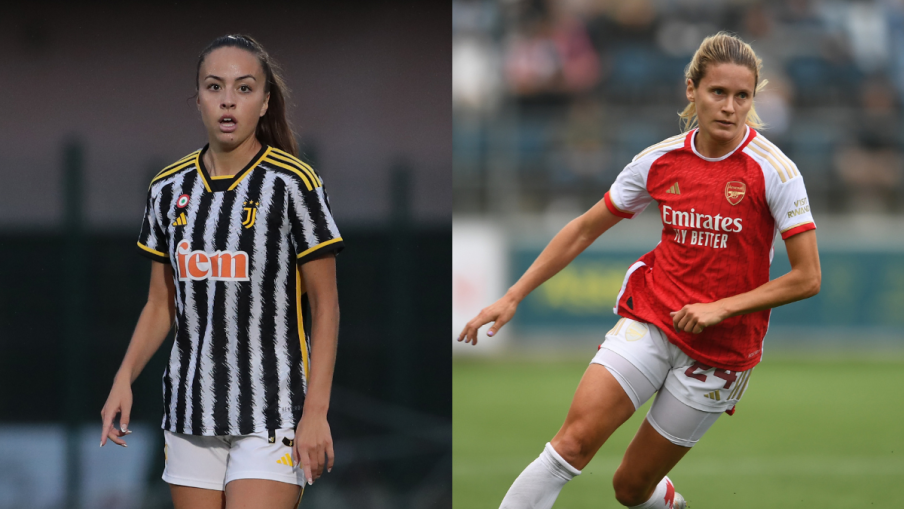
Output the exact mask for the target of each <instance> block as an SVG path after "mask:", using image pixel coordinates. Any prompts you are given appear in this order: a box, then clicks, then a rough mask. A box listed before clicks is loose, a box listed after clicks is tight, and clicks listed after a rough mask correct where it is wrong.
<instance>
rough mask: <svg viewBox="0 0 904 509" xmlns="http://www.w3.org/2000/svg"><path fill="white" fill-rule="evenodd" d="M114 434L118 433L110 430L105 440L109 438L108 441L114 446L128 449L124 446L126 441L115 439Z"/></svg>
mask: <svg viewBox="0 0 904 509" xmlns="http://www.w3.org/2000/svg"><path fill="white" fill-rule="evenodd" d="M116 433H118V431H116V430H114V429H111V430H110V433H109V434H108V435H107V438H109V439H110V441H111V442H113V443H114V444H116V445H119V446H121V447H128V445H126V441H125V440H123V439H122V438H119V437H117V436H116Z"/></svg>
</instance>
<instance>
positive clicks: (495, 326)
mask: <svg viewBox="0 0 904 509" xmlns="http://www.w3.org/2000/svg"><path fill="white" fill-rule="evenodd" d="M506 323H508V320H506V319H505V318H497V319H496V323H494V324H493V326H492V327H490V330H488V331H487V336H489V337H493V336H495V335H496V333H497V332H499V329H501V328H502V326H503V325H505V324H506Z"/></svg>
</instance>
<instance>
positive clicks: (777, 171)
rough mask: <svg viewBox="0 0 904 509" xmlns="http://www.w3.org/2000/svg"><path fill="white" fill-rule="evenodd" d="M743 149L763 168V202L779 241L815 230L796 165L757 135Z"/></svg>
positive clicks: (805, 191)
mask: <svg viewBox="0 0 904 509" xmlns="http://www.w3.org/2000/svg"><path fill="white" fill-rule="evenodd" d="M744 150H745V152H747V153H748V154H750V155H751V156H754V159H755V160H757V161H759V162H760V166H761V167H762V168H763V177H764V178H765V180H766V202H767V203H768V204H769V210H770V212H772V217H773V218H774V219H775V227H776V229H777V230H778V231H779V232H781V234H782V239H787V238H788V237H791V236H793V235H796V234H798V233H801V232H805V231H807V230H813V229H815V228H816V224H815V223H814V222H813V214H812V213H811V212H810V200H809V198H808V197H807V189H806V187H804V178H803V176H801V174H800V171H799V170H798V169H797V165H795V164H794V162H792V161H791V160H790V159H788V157H787V156H785V154H784V153H782V151H781V150H779V149H778V147H776V146H775V145H773V144H772V143H771V142H770V141H769V140H767V139H766V138H764V137H763V136H761V135H758V136H757V137H756V138H754V139H753V141H751V142H750V144H749V145H748V146H747V147H746V148H745V149H744Z"/></svg>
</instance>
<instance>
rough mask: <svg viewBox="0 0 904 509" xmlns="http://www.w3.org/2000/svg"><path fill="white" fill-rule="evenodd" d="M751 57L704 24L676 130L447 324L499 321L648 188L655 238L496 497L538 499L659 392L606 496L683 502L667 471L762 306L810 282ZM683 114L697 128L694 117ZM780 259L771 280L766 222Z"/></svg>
mask: <svg viewBox="0 0 904 509" xmlns="http://www.w3.org/2000/svg"><path fill="white" fill-rule="evenodd" d="M761 66H762V64H761V62H760V60H759V59H758V58H757V57H756V55H755V54H754V52H753V50H752V49H751V48H750V46H749V45H747V44H745V43H744V42H742V41H741V40H739V39H738V38H736V37H734V36H732V35H730V34H726V33H721V32H720V33H718V34H716V35H714V36H711V37H708V38H706V39H705V40H704V41H703V43H702V44H701V45H700V48H699V49H698V50H697V52H696V53H695V54H694V57H693V59H692V60H691V62H690V64H689V65H688V67H687V69H686V71H685V77H686V78H687V100H688V101H689V104H688V106H687V108H686V109H685V110H684V112H683V113H682V114H681V116H682V118H683V119H684V121H685V129H684V131H685V133H684V134H681V135H678V136H675V137H672V138H669V139H667V140H665V141H663V142H661V143H659V144H657V145H654V146H652V147H650V148H648V149H646V150H644V151H643V152H641V153H640V154H638V155H637V156H636V157H635V158H634V160H633V161H632V162H631V163H630V164H628V166H627V167H625V169H624V170H623V171H622V172H621V174H620V175H619V176H618V178H617V179H616V181H615V183H614V184H613V185H612V187H611V189H610V190H609V192H607V193H606V195H605V196H604V198H603V200H601V201H600V202H599V203H598V204H596V205H595V206H594V207H593V208H591V209H590V210H589V211H588V212H586V213H585V214H583V215H582V216H580V217H578V218H577V219H575V220H573V221H571V222H570V223H569V224H568V225H567V226H565V227H564V228H563V229H562V231H560V232H559V233H558V234H556V236H555V237H554V238H553V239H552V241H550V243H549V245H548V246H547V247H546V249H544V251H543V252H542V253H541V254H540V256H539V257H538V258H537V260H536V261H535V262H534V263H533V265H531V267H530V268H529V269H528V270H527V272H526V273H525V274H524V275H523V276H522V277H521V279H520V280H518V282H517V283H515V284H514V285H513V286H512V287H511V288H510V289H509V290H508V292H507V293H506V295H505V296H504V297H502V298H501V299H499V300H498V301H496V302H495V303H494V304H492V305H491V306H489V307H487V308H485V309H483V310H482V311H481V312H480V314H479V315H478V316H477V317H475V318H474V319H473V320H471V321H470V322H468V324H467V326H466V327H465V329H464V330H463V331H462V333H461V335H460V336H459V338H458V340H459V341H462V340H465V341H466V342H470V343H474V344H476V343H477V330H478V328H479V327H481V326H482V325H484V324H486V323H489V322H495V323H494V324H493V326H492V327H490V329H489V331H488V332H487V335H488V336H492V335H493V334H495V333H496V332H497V331H498V330H499V328H500V327H502V326H503V325H505V324H506V323H507V322H508V321H509V320H511V318H512V316H513V315H514V314H515V310H516V308H517V307H518V303H519V302H520V301H521V300H522V299H523V298H524V297H525V296H526V295H527V294H528V293H530V292H531V291H532V290H533V289H534V288H536V287H537V286H539V285H540V284H541V283H543V282H544V281H546V280H547V279H549V278H550V277H552V276H553V275H555V274H556V273H557V272H558V271H560V270H562V268H563V267H565V266H566V265H567V264H568V263H570V262H571V260H573V259H574V258H575V257H576V256H577V255H578V254H580V253H581V252H582V251H583V250H584V249H586V248H587V246H589V245H590V244H591V243H593V241H594V240H595V239H596V238H597V237H599V236H600V235H602V234H603V233H604V232H605V231H606V230H608V229H609V228H611V227H612V226H613V225H615V224H616V223H617V222H619V221H620V220H621V219H622V218H631V217H633V216H634V215H636V214H638V213H639V212H641V211H642V210H644V209H645V208H646V207H647V205H649V204H650V203H651V202H652V201H653V200H656V202H657V203H658V205H659V213H660V216H661V219H662V224H663V229H662V239H661V241H660V243H659V244H658V245H657V246H656V248H655V249H653V251H651V252H649V253H647V254H645V255H644V256H642V257H641V258H640V260H638V261H637V262H636V263H634V264H633V265H632V266H631V267H630V268H629V269H628V272H627V275H626V276H625V281H624V284H623V285H622V288H621V291H620V292H619V294H618V298H617V303H616V308H615V311H616V312H617V314H619V315H621V316H622V318H621V319H620V320H619V321H618V323H617V325H616V326H615V327H614V328H613V329H612V330H611V331H609V333H608V334H607V335H606V339H605V341H604V342H603V344H602V345H601V347H600V349H599V351H598V353H597V354H596V356H595V357H594V358H593V361H592V362H591V364H590V366H589V367H588V368H587V371H586V372H585V373H584V376H583V378H582V379H581V382H580V384H579V386H578V389H577V392H576V393H575V395H574V400H573V401H572V404H571V408H570V409H569V411H568V415H567V417H566V418H565V423H564V424H563V425H562V428H561V429H560V430H559V432H558V433H557V434H556V436H555V437H553V439H552V441H551V442H550V443H548V444H546V447H545V449H544V451H543V452H542V453H541V454H540V457H539V458H538V459H537V460H535V461H534V462H533V463H531V464H530V465H528V466H527V468H526V469H525V470H524V471H523V472H522V473H521V475H520V476H518V478H517V479H516V480H515V482H514V484H512V487H511V488H510V489H509V491H508V494H507V495H506V496H505V498H504V499H503V501H502V506H501V507H503V508H506V509H515V508H534V509H548V508H550V507H552V504H553V502H554V501H555V499H556V497H557V496H558V494H559V491H560V490H561V489H562V487H563V486H564V485H565V483H566V482H568V481H569V480H570V479H572V478H574V476H576V475H578V474H580V473H581V469H582V468H584V466H586V465H587V463H589V462H590V460H591V458H593V455H594V454H596V451H597V450H598V449H599V448H600V446H602V445H603V443H604V442H605V441H606V439H607V438H609V436H610V435H611V434H612V432H613V431H615V429H616V428H618V427H619V426H620V425H621V424H622V423H624V422H625V421H626V420H627V419H628V418H629V417H630V416H631V415H632V414H633V413H634V411H635V410H637V408H639V407H640V406H641V405H642V404H644V402H646V401H647V400H648V399H649V398H650V397H652V395H653V393H654V392H657V393H658V394H657V396H656V400H655V401H654V402H653V405H652V407H651V409H650V411H649V413H648V414H647V417H646V419H645V420H644V422H643V424H642V425H641V427H640V430H639V431H638V432H637V435H636V436H635V437H634V440H633V441H632V442H631V444H630V445H629V446H628V450H627V451H626V452H625V456H624V458H623V460H622V463H621V465H620V466H619V467H618V469H617V470H616V472H615V476H614V478H613V484H614V487H615V497H616V499H617V500H618V501H619V502H620V503H621V504H623V505H625V506H629V507H638V508H641V507H642V508H658V509H661V508H669V509H674V508H684V507H686V502H685V500H684V498H683V497H682V496H681V495H679V494H678V493H676V492H675V488H674V486H673V485H672V482H671V481H670V480H669V478H668V477H666V474H668V473H669V471H670V470H671V469H672V467H674V466H675V465H676V464H677V463H678V461H679V460H681V458H682V457H683V456H684V455H685V454H687V452H688V451H689V450H690V447H692V446H693V445H694V444H695V443H696V442H697V441H698V440H699V439H700V437H701V436H703V434H704V433H705V432H706V431H707V430H708V429H709V427H710V426H712V424H713V423H714V422H715V421H716V419H717V418H718V417H719V416H720V415H721V414H722V413H723V412H727V413H729V414H731V413H733V411H734V406H735V404H736V403H737V402H738V401H739V400H740V399H741V396H743V395H744V391H745V390H746V388H747V382H748V380H749V377H750V373H751V370H752V369H753V367H754V366H755V365H756V364H757V363H758V362H759V361H760V359H761V357H762V345H763V336H764V335H765V333H766V327H767V325H768V321H769V310H770V309H771V308H774V307H776V306H781V305H783V304H787V303H789V302H794V301H796V300H800V299H805V298H807V297H811V296H813V295H815V294H816V293H817V292H818V291H819V286H820V277H821V276H820V268H819V255H818V252H817V248H816V232H815V231H814V230H815V228H816V226H815V225H814V223H813V218H812V216H811V214H810V208H809V205H808V204H807V193H806V190H805V189H804V183H803V178H802V177H801V175H800V173H799V172H798V170H797V167H796V166H795V165H794V163H792V162H791V161H790V160H789V159H788V158H787V157H785V155H784V154H783V153H782V152H781V151H780V150H779V149H778V148H776V147H775V145H773V144H772V143H770V142H769V141H767V140H766V139H765V138H764V137H763V136H762V135H761V134H759V133H758V132H757V131H755V130H754V128H756V127H761V123H760V121H759V118H758V116H757V115H756V112H755V110H754V108H753V97H754V95H755V93H756V91H757V90H758V89H759V88H761V87H762V85H763V84H764V83H760V80H759V78H760V70H761ZM695 125H696V126H697V128H694V127H695ZM776 231H779V232H781V236H782V239H784V241H785V245H786V247H787V250H788V257H789V259H790V261H791V271H790V272H789V273H787V274H785V275H784V276H782V277H780V278H777V279H775V280H772V281H769V264H770V262H771V260H772V245H773V242H774V238H775V232H776Z"/></svg>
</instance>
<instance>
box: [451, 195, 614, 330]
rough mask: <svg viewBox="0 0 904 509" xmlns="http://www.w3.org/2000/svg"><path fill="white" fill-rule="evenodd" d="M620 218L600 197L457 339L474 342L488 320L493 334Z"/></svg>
mask: <svg viewBox="0 0 904 509" xmlns="http://www.w3.org/2000/svg"><path fill="white" fill-rule="evenodd" d="M619 221H621V218H620V217H618V216H616V215H615V214H613V213H611V212H609V209H608V208H607V207H606V203H605V201H604V200H600V201H599V202H597V204H596V205H594V206H593V207H592V208H591V209H590V210H588V211H587V212H585V213H584V214H582V215H581V216H579V217H577V218H575V219H573V220H572V221H571V222H569V223H568V224H567V225H565V227H564V228H562V230H560V231H559V233H557V234H556V236H555V237H553V238H552V240H551V241H549V244H548V245H547V246H546V248H545V249H543V252H542V253H540V256H538V257H537V259H536V260H535V261H534V263H533V264H531V266H530V267H529V268H528V269H527V272H525V273H524V275H523V276H521V278H520V279H519V280H518V282H517V283H515V284H514V285H512V287H511V288H509V290H508V292H506V294H505V295H504V296H503V297H502V298H501V299H499V300H497V301H496V302H494V303H493V304H491V305H490V306H489V307H486V308H484V309H483V310H481V311H480V314H478V315H477V316H476V317H475V318H474V319H473V320H471V321H470V322H468V324H467V325H466V326H465V328H464V330H462V331H461V334H459V336H458V340H459V341H462V340H464V341H465V342H466V343H473V344H475V345H476V344H477V330H478V329H479V328H480V327H482V326H483V325H485V324H487V323H489V322H495V323H494V324H493V326H492V327H490V330H489V331H487V335H488V336H492V335H494V334H496V332H497V331H499V329H500V328H501V327H502V326H503V325H505V324H506V323H507V322H508V321H509V320H511V319H512V317H513V316H514V315H515V310H516V309H517V308H518V304H519V303H520V302H521V301H522V300H523V299H524V297H526V296H527V295H528V294H529V293H530V292H532V291H534V289H535V288H537V287H538V286H540V285H541V284H543V282H545V281H546V280H548V279H549V278H551V277H553V276H555V275H556V274H558V272H559V271H560V270H562V269H563V268H565V266H567V265H568V264H569V263H571V261H572V260H574V259H575V258H577V256H578V255H579V254H581V253H582V252H583V251H584V250H585V249H587V247H589V246H590V244H593V241H595V240H596V239H597V238H599V236H600V235H602V234H603V233H605V232H606V230H608V229H609V228H612V227H613V226H614V225H615V224H616V223H618V222H619Z"/></svg>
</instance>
